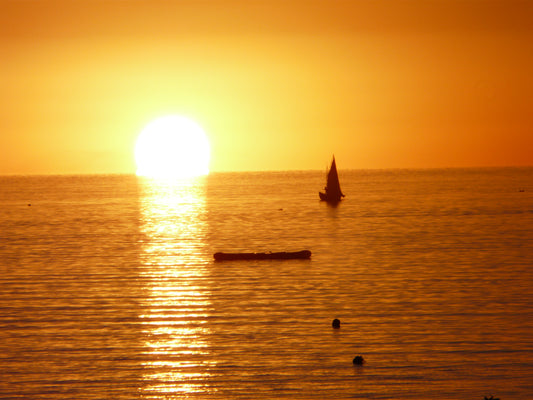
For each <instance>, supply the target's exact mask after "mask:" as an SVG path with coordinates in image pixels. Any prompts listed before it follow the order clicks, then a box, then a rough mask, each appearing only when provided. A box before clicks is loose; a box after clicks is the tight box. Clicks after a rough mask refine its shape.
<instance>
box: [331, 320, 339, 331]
mask: <svg viewBox="0 0 533 400" xmlns="http://www.w3.org/2000/svg"><path fill="white" fill-rule="evenodd" d="M331 326H332V327H333V328H335V329H339V328H340V327H341V321H340V320H339V319H337V318H335V319H334V320H333V322H332V323H331Z"/></svg>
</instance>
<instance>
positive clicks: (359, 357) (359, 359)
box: [353, 356, 365, 365]
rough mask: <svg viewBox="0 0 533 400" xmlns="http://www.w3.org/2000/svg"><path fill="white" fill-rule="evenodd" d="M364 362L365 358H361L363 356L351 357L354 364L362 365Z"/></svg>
mask: <svg viewBox="0 0 533 400" xmlns="http://www.w3.org/2000/svg"><path fill="white" fill-rule="evenodd" d="M364 363H365V359H364V358H363V356H355V358H354V359H353V364H354V365H363V364H364Z"/></svg>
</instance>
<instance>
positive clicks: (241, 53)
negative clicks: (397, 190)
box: [0, 0, 533, 174]
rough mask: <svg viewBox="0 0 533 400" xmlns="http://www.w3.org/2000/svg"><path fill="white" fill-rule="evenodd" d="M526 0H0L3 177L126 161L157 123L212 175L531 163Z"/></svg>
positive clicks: (123, 169) (530, 17)
mask: <svg viewBox="0 0 533 400" xmlns="http://www.w3.org/2000/svg"><path fill="white" fill-rule="evenodd" d="M532 21H533V2H531V1H512V0H511V1H508V0H502V1H489V0H487V1H481V0H461V1H459V0H442V1H431V0H424V1H422V0H420V1H414V0H411V1H375V0H359V1H358V0H351V1H325V0H324V1H313V0H298V1H285V0H264V1H259V0H240V1H239V0H232V1H223V0H219V1H217V0H213V1H202V0H186V1H170V0H168V1H167V0H165V1H163V0H130V1H128V0H107V1H96V0H88V1H83V0H77V1H72V0H64V1H45V0H42V1H31V0H13V1H4V0H0V48H1V61H0V87H1V93H2V96H1V97H0V149H1V150H0V151H1V157H0V174H15V173H19V174H26V173H38V174H47V173H133V172H135V165H134V158H133V148H134V144H135V139H136V137H137V135H138V134H139V133H140V131H141V129H142V128H143V127H144V126H145V125H146V124H147V123H148V122H149V121H151V120H152V119H154V118H156V117H158V116H161V115H166V114H180V115H185V116H188V117H190V118H192V119H194V120H195V121H197V122H198V123H199V124H200V125H201V126H203V128H204V129H205V131H206V132H207V135H208V137H209V140H210V142H211V146H212V160H211V170H212V171H233V170H283V169H320V170H322V169H324V168H325V166H326V165H327V163H328V162H329V161H330V158H331V154H332V153H335V156H336V158H337V162H338V166H339V168H341V169H347V168H389V167H399V168H403V167H407V168H411V167H463V166H506V165H510V166H511V165H533V44H532V43H533V23H532Z"/></svg>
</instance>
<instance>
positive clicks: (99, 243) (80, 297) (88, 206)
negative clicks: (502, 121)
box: [0, 168, 533, 400]
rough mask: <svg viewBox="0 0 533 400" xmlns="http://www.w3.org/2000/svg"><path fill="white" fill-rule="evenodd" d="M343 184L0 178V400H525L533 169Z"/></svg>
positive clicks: (354, 176) (295, 177)
mask: <svg viewBox="0 0 533 400" xmlns="http://www.w3.org/2000/svg"><path fill="white" fill-rule="evenodd" d="M339 174H340V178H341V185H342V188H343V191H344V192H345V193H346V195H347V197H346V199H345V201H343V202H342V203H341V204H340V205H339V206H338V207H330V206H328V205H327V204H325V203H321V202H319V201H318V190H320V189H321V188H322V187H323V186H324V180H325V177H324V173H322V172H287V173H282V172H271V173H228V174H211V175H210V176H208V177H205V178H202V179H199V180H196V181H188V182H187V181H185V182H183V181H182V182H171V181H151V180H145V179H140V178H136V177H134V176H47V177H36V176H34V177H0V272H1V274H0V398H3V399H4V398H5V399H9V398H13V399H15V398H24V399H65V398H73V399H74V398H75V399H104V398H108V399H132V398H139V399H141V398H142V399H204V398H214V399H272V398H302V399H341V398H342V399H350V398H360V399H421V400H422V399H465V400H466V399H480V400H482V399H483V397H484V396H490V395H494V396H495V397H499V398H501V399H502V400H511V399H517V400H518V399H526V398H529V397H531V396H533V383H532V382H533V294H532V292H533V290H532V289H533V272H532V266H533V169H532V168H507V169H466V170H460V169H450V170H383V171H343V170H342V169H341V170H340V171H339ZM301 249H309V250H311V251H312V252H313V256H312V258H311V260H286V261H238V262H214V261H213V258H212V255H213V253H214V252H216V251H285V250H301ZM333 318H339V319H340V320H341V328H340V329H338V330H334V329H332V327H331V321H332V320H333ZM358 354H361V355H363V356H364V358H365V359H366V363H365V364H364V365H363V366H357V367H356V366H354V365H353V364H352V359H353V357H354V356H355V355H358Z"/></svg>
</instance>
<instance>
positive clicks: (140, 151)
mask: <svg viewBox="0 0 533 400" xmlns="http://www.w3.org/2000/svg"><path fill="white" fill-rule="evenodd" d="M210 154H211V151H210V147H209V141H208V140H207V136H206V135H205V133H204V131H203V130H202V128H201V127H200V126H199V125H198V124H196V123H195V122H193V121H191V120H190V119H187V118H185V117H180V116H175V115H170V116H166V117H161V118H158V119H156V120H154V121H152V122H150V123H149V124H148V125H147V126H146V127H145V128H144V129H143V131H142V132H141V134H140V135H139V137H138V138H137V143H136V145H135V161H136V163H137V175H140V176H149V177H157V178H161V177H162V178H174V177H177V178H189V177H193V176H199V175H206V174H208V173H209V157H210Z"/></svg>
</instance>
